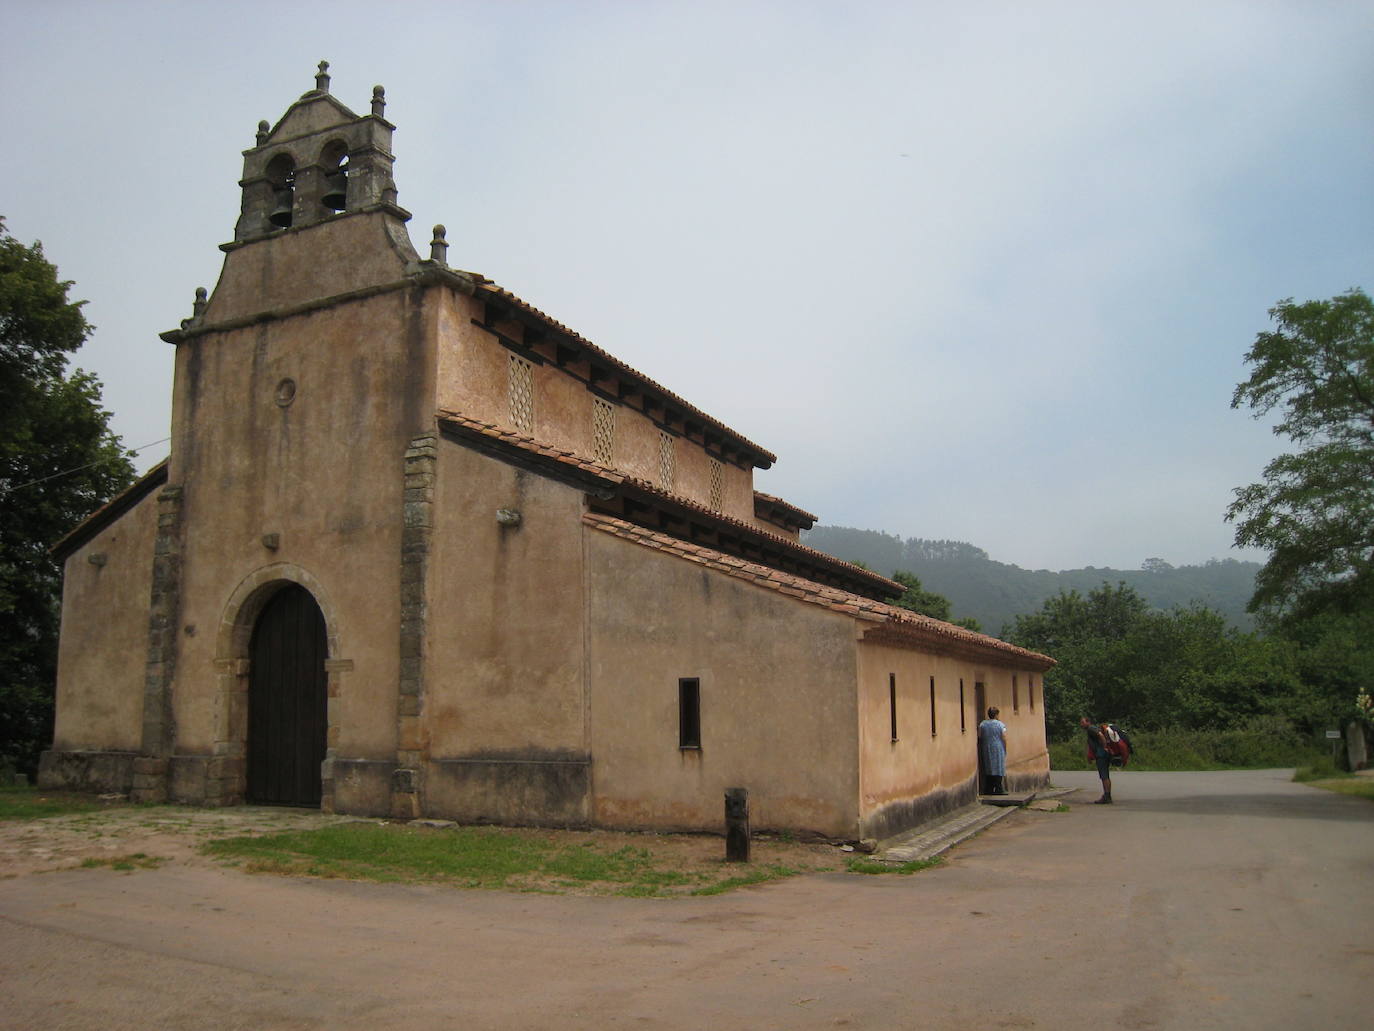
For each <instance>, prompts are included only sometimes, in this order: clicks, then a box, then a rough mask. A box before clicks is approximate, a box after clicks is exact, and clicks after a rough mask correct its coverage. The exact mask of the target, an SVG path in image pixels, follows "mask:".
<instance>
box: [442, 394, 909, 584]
mask: <svg viewBox="0 0 1374 1031" xmlns="http://www.w3.org/2000/svg"><path fill="white" fill-rule="evenodd" d="M436 416H437V418H438V419H439V421H440V422H441V423H449V424H450V425H453V426H455V427H461V428H464V429H467V430H468V431H469V432H477V433H480V434H481V435H482V436H485V437H490V438H492V439H494V440H499V441H500V442H501V443H503V444H506V445H509V446H511V447H514V448H518V449H519V450H521V451H525V452H527V453H528V454H532V455H539V456H540V457H542V458H551V459H554V460H555V461H557V462H559V463H561V464H563V465H567V466H570V467H573V468H577V469H581V470H583V471H586V472H590V473H593V474H595V475H596V476H599V477H601V478H603V479H606V480H609V481H611V482H612V483H615V484H622V483H627V484H633V485H634V486H635V487H636V488H637V489H638V490H640V491H643V492H644V493H645V494H651V495H655V496H657V497H660V498H665V499H669V500H671V501H672V502H673V503H674V504H675V505H678V506H680V507H682V508H685V509H688V510H690V511H692V512H696V513H698V514H699V515H701V516H702V517H703V519H705V520H708V521H710V522H714V523H724V524H726V525H728V526H732V527H736V528H738V529H741V530H746V531H748V532H749V533H753V534H758V535H760V536H761V537H766V538H767V539H768V540H769V541H771V542H772V543H773V544H774V545H775V546H777V547H779V548H781V549H783V550H786V551H792V552H796V553H799V554H801V555H804V556H805V557H806V558H808V559H810V560H811V561H813V562H820V563H823V564H825V565H828V566H837V565H838V566H843V567H847V570H848V571H849V572H850V573H851V575H853V576H856V577H858V578H860V579H863V580H869V581H871V582H872V583H873V584H874V585H875V587H878V588H883V589H886V590H888V591H889V592H890V593H891V594H893V595H900V594H901V593H902V591H903V590H905V588H904V587H903V586H902V585H901V584H899V583H896V582H895V581H892V580H889V579H888V578H887V577H885V576H881V575H879V574H878V573H874V572H873V571H871V570H866V569H860V568H859V567H857V566H854V565H852V564H851V563H849V562H845V561H844V560H843V559H838V558H836V557H835V556H834V555H829V554H827V553H826V552H823V551H817V550H816V549H815V548H808V547H807V546H806V545H805V544H799V543H798V542H797V541H794V540H792V539H791V538H789V537H783V536H782V535H780V534H776V533H771V532H769V531H768V530H764V529H762V528H761V527H759V526H757V525H755V524H754V523H747V522H745V521H744V520H742V519H736V518H735V517H734V516H728V515H725V514H724V513H723V512H717V511H714V510H713V509H710V508H708V507H707V506H705V505H703V504H701V503H700V502H697V501H693V500H692V499H691V498H687V497H683V496H682V495H681V494H675V493H673V492H672V491H667V490H663V489H662V488H661V487H659V486H657V485H656V484H653V483H650V482H649V481H648V480H642V479H640V478H639V477H637V476H629V475H627V474H626V473H623V472H620V471H618V470H616V469H613V468H612V467H610V466H606V465H601V464H600V463H598V462H594V461H592V460H591V459H589V458H587V457H586V456H584V455H579V454H577V453H576V452H574V451H568V450H564V449H560V448H556V447H552V446H551V445H548V444H546V443H544V442H543V441H540V440H537V439H535V438H534V437H532V436H530V435H529V434H526V433H520V432H518V431H516V430H511V429H506V428H505V427H501V426H497V425H495V424H493V423H488V422H483V421H481V420H480V419H473V418H471V417H470V416H467V415H464V414H463V413H462V412H458V411H454V410H452V409H446V408H441V409H439V411H438V412H437V413H436ZM693 546H694V547H700V546H701V545H693ZM715 554H717V555H718V556H719V557H720V558H722V559H725V558H727V557H728V556H724V555H721V554H720V553H719V552H715ZM758 568H768V567H766V566H760V567H758Z"/></svg>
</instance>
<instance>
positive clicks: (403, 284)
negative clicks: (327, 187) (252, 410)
mask: <svg viewBox="0 0 1374 1031" xmlns="http://www.w3.org/2000/svg"><path fill="white" fill-rule="evenodd" d="M358 213H359V214H362V213H363V212H362V211H359V212H358ZM321 224H323V223H321ZM312 228H314V227H313V226H303V227H302V229H312ZM264 239H266V238H265V237H264ZM261 242H262V241H261V240H248V241H245V242H244V243H241V244H234V245H229V244H226V245H225V246H251V245H252V244H255V243H261ZM481 278H482V277H481V275H480V274H477V273H471V272H459V271H458V270H457V269H450V268H445V267H443V266H442V265H438V264H435V263H433V262H429V261H421V262H416V266H415V270H414V271H413V272H408V273H407V274H406V275H405V277H404V278H402V279H395V280H392V281H391V282H390V283H378V284H376V285H375V286H365V287H362V288H361V289H358V290H349V291H347V292H346V293H341V294H331V295H330V296H328V297H317V298H315V299H314V300H312V301H303V302H301V303H300V304H291V305H286V306H284V307H281V308H269V309H268V310H266V311H259V312H254V313H253V314H251V315H240V316H239V317H238V318H233V319H225V320H223V321H222V322H200V323H198V322H196V321H195V320H194V319H187V320H186V323H185V324H183V325H182V327H181V328H180V329H169V330H167V332H165V333H159V334H158V336H159V337H160V338H161V339H163V340H165V341H167V343H169V344H179V343H181V342H182V341H183V340H190V339H192V338H194V337H198V336H204V335H205V334H206V333H226V332H228V331H230V330H234V329H243V328H244V327H245V326H255V325H257V324H258V323H261V322H275V321H277V320H279V319H289V318H291V317H292V316H295V315H308V314H309V313H310V312H312V311H319V310H320V309H322V308H332V307H334V306H335V305H339V304H347V303H348V302H350V301H361V300H365V299H367V298H369V297H376V296H377V295H378V294H387V293H393V292H394V291H396V290H406V289H409V288H410V287H412V286H416V285H420V286H425V285H428V284H430V283H441V284H443V285H445V286H448V287H451V288H452V289H454V290H457V291H458V292H459V293H464V294H471V293H472V292H473V289H474V287H473V284H474V282H475V281H476V280H477V279H481Z"/></svg>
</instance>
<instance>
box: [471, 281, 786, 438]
mask: <svg viewBox="0 0 1374 1031" xmlns="http://www.w3.org/2000/svg"><path fill="white" fill-rule="evenodd" d="M477 278H480V279H483V280H484V281H483V282H480V283H479V284H478V286H477V296H478V297H481V296H482V295H483V294H488V295H491V296H494V297H497V298H499V299H501V300H502V301H504V302H506V303H507V304H511V305H514V306H515V307H517V308H519V309H520V310H521V311H523V312H525V313H526V314H528V315H532V316H534V318H536V319H538V320H539V321H540V322H542V323H544V325H546V326H548V327H549V328H551V329H553V330H555V331H557V332H558V333H561V334H563V335H564V336H566V337H568V338H569V339H571V340H575V341H577V343H578V345H579V346H580V347H582V348H584V349H585V350H587V351H588V352H589V353H590V354H592V355H595V356H596V358H597V359H598V360H599V361H601V362H604V363H605V364H606V365H609V366H610V367H612V368H614V369H615V370H616V371H617V372H619V373H620V374H621V375H623V376H625V377H626V378H628V379H631V380H634V381H636V382H638V383H640V384H642V385H643V386H644V387H647V388H648V389H649V390H651V391H653V392H654V393H656V394H659V395H661V396H662V397H664V398H666V399H668V400H669V401H671V402H672V403H673V405H675V406H676V407H678V408H681V409H682V411H683V412H684V413H686V414H689V415H691V416H692V417H693V418H694V419H697V420H699V421H701V422H702V423H704V424H705V425H708V426H710V427H712V428H713V429H714V430H716V431H717V432H718V433H722V434H725V435H726V436H729V437H732V438H734V439H735V440H737V441H739V442H740V443H741V444H742V445H744V446H745V447H746V448H748V449H749V450H750V451H753V452H755V453H756V454H758V455H759V456H761V457H762V458H764V459H765V460H766V464H771V463H773V462H776V461H777V460H778V456H777V455H775V454H773V453H772V452H771V451H769V450H768V449H767V448H764V447H760V446H759V445H758V444H755V443H754V442H753V441H752V440H750V439H749V438H748V437H746V436H744V435H743V434H740V433H737V432H736V431H734V430H732V429H731V428H730V427H729V426H726V425H725V424H724V423H723V422H721V421H720V420H718V419H715V418H712V417H711V416H709V415H707V414H706V413H705V412H703V411H702V410H701V409H700V408H698V407H696V405H694V404H692V403H691V402H690V401H687V400H686V399H685V398H683V397H680V396H678V395H677V394H675V393H673V392H672V391H671V390H669V389H668V388H667V387H665V386H663V385H662V384H660V383H656V382H655V381H654V380H652V379H650V378H649V377H648V376H646V375H644V373H642V372H640V371H639V370H638V369H634V368H631V367H630V366H629V365H626V364H625V363H624V362H622V361H621V360H620V359H619V358H617V357H615V355H613V354H611V353H610V352H608V351H605V350H603V349H602V348H600V347H598V346H597V345H596V344H594V343H592V342H591V341H590V340H588V339H587V338H586V337H584V336H583V335H582V334H581V333H578V332H577V331H576V330H574V329H571V328H569V327H568V326H565V325H564V324H563V323H561V322H559V321H558V320H557V319H555V318H554V317H553V316H552V315H549V314H547V313H545V312H543V311H540V310H539V309H538V308H536V307H535V306H534V305H532V304H530V303H529V302H528V301H525V300H523V299H522V298H520V297H517V296H516V295H515V294H513V293H511V292H510V291H509V290H507V289H505V287H501V286H497V285H496V284H495V283H493V282H491V281H490V280H486V279H485V277H477Z"/></svg>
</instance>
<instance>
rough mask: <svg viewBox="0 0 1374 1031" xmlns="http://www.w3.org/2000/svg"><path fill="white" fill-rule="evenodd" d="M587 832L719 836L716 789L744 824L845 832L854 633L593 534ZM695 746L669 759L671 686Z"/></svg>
mask: <svg viewBox="0 0 1374 1031" xmlns="http://www.w3.org/2000/svg"><path fill="white" fill-rule="evenodd" d="M586 547H587V554H588V559H587V563H588V599H587V604H588V615H589V622H590V634H589V641H588V651H589V683H590V692H591V725H592V733H591V741H592V753H593V756H594V758H595V762H594V766H593V791H594V795H595V808H594V813H595V820H596V822H597V823H598V824H601V825H603V826H608V827H655V828H663V829H683V828H686V829H693V830H703V829H704V830H717V829H719V828H720V827H721V826H722V819H723V804H724V801H723V800H724V792H725V789H726V788H730V787H742V788H746V789H748V791H749V802H750V809H751V818H752V820H753V823H754V826H756V827H760V828H763V827H776V828H783V827H787V828H793V829H799V830H806V831H816V832H819V833H823V834H828V835H834V836H839V837H852V836H853V835H854V833H855V831H856V828H857V820H856V817H857V812H856V805H855V800H856V797H857V794H858V774H857V770H858V753H857V738H856V735H855V734H854V732H853V728H854V726H855V719H856V714H855V698H854V674H855V658H854V655H855V650H854V631H853V621H852V620H851V619H849V618H848V617H846V616H842V615H838V614H836V613H832V612H829V611H825V610H822V609H818V608H816V607H814V606H810V605H806V604H805V603H801V602H798V601H796V600H794V599H792V598H788V597H786V596H784V595H779V594H776V593H774V592H771V591H767V590H763V589H761V588H759V587H756V586H754V585H752V584H746V583H744V582H742V581H739V580H736V579H734V578H731V577H725V576H721V575H720V574H718V573H714V572H711V571H708V570H703V569H701V568H700V567H697V566H693V565H690V564H688V563H685V562H682V561H680V560H679V559H677V558H675V557H673V556H671V555H666V554H662V553H659V552H655V551H652V550H649V549H645V548H642V547H640V546H638V545H635V544H632V543H628V542H625V541H622V540H619V539H617V538H614V537H609V536H607V535H605V534H602V533H598V532H596V531H592V530H589V531H588V538H587V542H586ZM682 677H695V678H698V679H699V680H700V685H701V739H702V740H701V748H700V749H683V748H679V746H678V680H679V678H682Z"/></svg>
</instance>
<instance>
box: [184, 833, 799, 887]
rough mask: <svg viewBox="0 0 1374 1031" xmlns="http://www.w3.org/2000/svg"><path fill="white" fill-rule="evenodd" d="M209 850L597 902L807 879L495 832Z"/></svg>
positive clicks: (250, 860) (256, 843)
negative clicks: (698, 867)
mask: <svg viewBox="0 0 1374 1031" xmlns="http://www.w3.org/2000/svg"><path fill="white" fill-rule="evenodd" d="M202 848H203V851H204V852H206V853H207V854H209V855H212V856H215V857H218V858H220V859H224V860H228V861H232V862H236V863H238V864H240V865H241V866H242V868H243V869H245V870H247V871H249V872H253V873H279V874H288V875H305V876H311V877H341V878H348V879H352V880H370V881H394V882H416V881H428V882H438V883H444V884H449V885H452V886H455V887H462V888H497V889H506V890H514V891H541V892H560V893H561V892H569V891H575V892H579V893H585V894H597V895H627V896H670V895H688V894H691V895H711V894H718V893H720V892H723V891H729V890H731V889H733V888H738V887H742V886H744V885H748V884H759V883H762V882H764V881H770V880H776V879H778V878H780V877H788V876H791V875H792V874H795V873H799V872H800V871H798V870H793V869H791V868H789V867H786V866H783V865H781V864H772V865H759V866H755V867H746V868H743V869H744V871H745V872H743V873H740V872H738V871H739V870H740V869H741V868H740V867H738V866H734V865H731V864H724V863H721V864H720V865H719V866H718V867H713V868H712V869H710V870H708V871H706V872H702V871H691V870H680V869H666V868H664V864H663V862H662V861H661V860H658V859H656V858H655V856H654V854H653V852H652V851H650V850H649V849H648V848H637V847H634V846H622V847H620V848H615V849H610V848H603V847H599V846H597V845H596V844H594V843H591V842H585V843H581V844H572V845H560V844H556V843H554V842H553V841H551V840H550V839H549V838H548V837H547V836H546V835H541V834H539V833H538V832H526V831H520V830H512V829H508V828H496V827H455V828H446V829H442V830H435V829H431V828H426V827H409V826H405V825H398V824H375V823H362V822H359V823H345V824H339V825H337V826H333V827H323V828H320V829H318V830H312V831H292V832H286V833H280V834H266V835H259V836H246V837H234V838H221V839H217V840H214V841H210V842H207V843H206V844H205V845H204V846H203V847H202Z"/></svg>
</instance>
